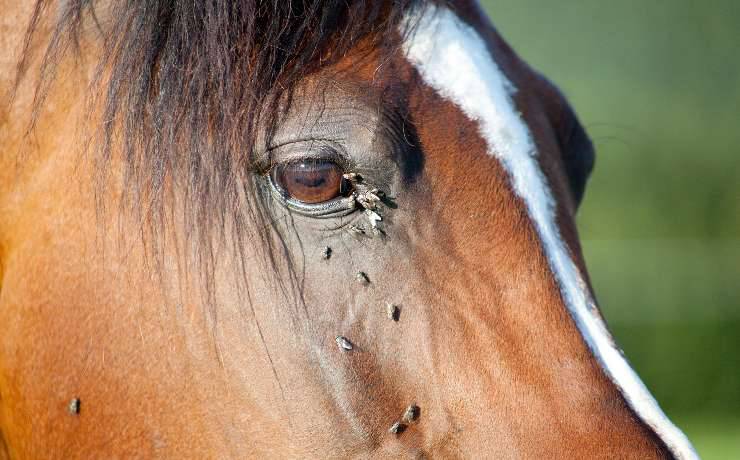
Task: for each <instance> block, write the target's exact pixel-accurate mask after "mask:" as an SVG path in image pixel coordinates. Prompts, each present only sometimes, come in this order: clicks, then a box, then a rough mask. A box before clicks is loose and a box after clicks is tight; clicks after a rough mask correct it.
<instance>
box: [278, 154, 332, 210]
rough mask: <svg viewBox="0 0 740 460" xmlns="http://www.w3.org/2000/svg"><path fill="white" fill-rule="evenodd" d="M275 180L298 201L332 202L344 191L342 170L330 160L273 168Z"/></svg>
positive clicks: (289, 164)
mask: <svg viewBox="0 0 740 460" xmlns="http://www.w3.org/2000/svg"><path fill="white" fill-rule="evenodd" d="M272 175H273V180H274V181H275V183H276V184H277V185H278V186H280V188H282V189H283V191H284V192H285V193H286V194H287V195H288V196H290V197H291V198H294V199H296V200H298V201H302V202H304V203H308V204H317V203H322V202H324V201H329V200H332V199H334V198H336V197H338V196H339V195H341V194H342V192H343V191H344V187H343V182H344V178H343V177H342V176H343V171H342V168H340V167H339V165H337V164H336V163H334V162H333V161H330V160H304V161H300V162H295V163H288V164H285V165H278V166H276V167H275V168H273V173H272Z"/></svg>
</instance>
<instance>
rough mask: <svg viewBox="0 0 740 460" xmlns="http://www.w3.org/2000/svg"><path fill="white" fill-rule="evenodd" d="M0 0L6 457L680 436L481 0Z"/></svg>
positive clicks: (0, 356)
mask: <svg viewBox="0 0 740 460" xmlns="http://www.w3.org/2000/svg"><path fill="white" fill-rule="evenodd" d="M0 3H1V4H2V6H3V8H2V9H3V11H4V19H3V22H2V33H1V34H0V40H1V41H2V49H3V56H2V64H0V65H2V83H1V85H2V86H0V88H1V90H0V91H1V93H0V97H2V105H1V106H0V107H1V108H2V112H0V113H1V117H0V127H1V128H0V133H2V134H1V135H0V142H1V144H0V145H2V152H1V155H0V162H1V163H2V164H1V165H0V171H1V172H0V174H1V175H2V178H1V179H0V275H1V276H0V279H1V280H2V281H1V284H0V324H1V325H2V330H3V332H2V334H1V335H0V446H1V447H0V457H1V458H41V457H54V458H100V457H104V458H121V457H137V458H150V457H163V458H186V457H187V458H245V457H246V458H252V457H280V458H338V457H359V458H388V457H394V458H396V457H401V458H403V457H413V458H424V457H470V458H491V457H493V458H677V459H692V458H696V453H695V452H694V450H693V448H692V446H691V444H690V442H689V441H688V440H687V438H686V437H685V436H684V435H683V433H682V432H681V431H680V430H679V429H678V428H677V427H676V426H674V425H673V424H672V423H671V422H670V420H669V419H668V418H667V417H666V416H665V414H664V413H663V412H662V411H661V409H660V408H659V406H658V404H657V403H656V401H655V400H654V398H653V397H652V396H651V395H650V393H649V391H648V390H647V389H646V387H645V386H644V385H643V384H642V382H641V381H640V379H639V377H638V376H637V374H636V373H635V372H634V371H633V370H632V369H631V367H630V366H629V364H628V362H627V360H626V358H625V357H624V356H623V354H622V352H621V351H620V350H619V348H618V346H617V345H616V344H615V342H614V341H613V339H612V338H611V336H610V335H609V332H608V330H607V327H606V326H605V323H604V320H603V319H602V317H601V316H600V313H599V310H598V306H597V303H596V300H595V295H594V293H593V289H592V286H591V284H590V282H589V278H588V274H587V271H586V267H585V263H584V259H583V255H582V251H581V247H580V245H579V240H578V233H577V229H576V225H575V215H576V211H577V208H578V205H579V203H580V201H581V199H582V196H583V193H584V190H585V185H586V182H587V179H588V176H589V173H590V172H591V170H592V168H593V164H594V149H593V147H592V144H591V142H590V140H589V138H588V135H587V134H586V132H585V130H584V128H583V127H582V125H581V124H580V123H579V121H578V118H577V116H576V114H575V113H574V111H573V109H572V108H571V107H570V105H569V104H568V102H567V101H566V99H565V97H564V96H563V95H562V94H561V92H560V91H559V90H558V89H557V88H556V87H555V86H554V85H553V84H552V83H550V82H549V81H548V80H547V79H546V78H545V77H543V76H541V75H540V74H538V73H537V72H536V71H534V70H533V69H531V68H530V67H529V66H528V65H527V64H526V63H524V62H523V61H522V60H521V59H520V58H519V57H518V56H517V55H516V54H515V52H514V51H513V50H512V48H511V47H510V46H509V45H508V44H507V43H506V42H505V41H504V39H503V38H502V37H501V36H500V35H499V33H498V32H497V31H496V29H495V28H494V26H493V25H492V24H491V22H490V20H489V19H488V17H487V16H486V14H485V13H484V12H483V10H482V9H481V7H480V6H479V5H478V4H477V3H475V2H474V1H472V0H451V1H436V2H435V1H432V0H395V1H386V0H376V1H368V2H366V1H362V0H346V1H344V0H342V1H339V0H327V1H315V0H303V1H293V0H290V1H285V0H238V1H231V0H209V1H208V2H199V1H191V0H176V1H165V0H121V1H118V2H105V1H102V0H99V1H96V0H67V1H61V0H60V1H54V0H37V1H36V2H16V1H12V0H4V1H2V2H0Z"/></svg>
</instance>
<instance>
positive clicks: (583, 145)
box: [559, 112, 596, 206]
mask: <svg viewBox="0 0 740 460" xmlns="http://www.w3.org/2000/svg"><path fill="white" fill-rule="evenodd" d="M570 118H571V120H570V121H569V122H568V123H566V130H565V131H564V132H563V134H562V135H561V136H562V137H560V136H559V137H560V151H561V152H562V155H563V162H564V164H565V172H566V174H567V175H568V182H569V184H570V189H571V192H572V193H573V197H574V199H575V202H576V206H578V205H580V204H581V200H582V199H583V194H584V192H585V190H586V182H587V181H588V178H589V176H590V175H591V171H593V169H594V162H595V160H596V155H595V153H594V147H593V144H592V143H591V139H590V138H589V137H588V134H586V130H585V129H583V126H582V125H581V123H580V122H579V121H578V118H577V117H576V116H575V114H572V112H571V117H570Z"/></svg>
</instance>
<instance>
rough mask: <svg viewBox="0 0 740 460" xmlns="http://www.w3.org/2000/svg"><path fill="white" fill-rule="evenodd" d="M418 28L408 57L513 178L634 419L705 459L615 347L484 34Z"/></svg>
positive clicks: (430, 24) (686, 453)
mask: <svg viewBox="0 0 740 460" xmlns="http://www.w3.org/2000/svg"><path fill="white" fill-rule="evenodd" d="M404 26H405V27H409V26H411V27H414V28H413V29H412V33H411V34H410V35H409V36H408V38H407V39H406V41H405V42H404V46H403V47H404V52H405V53H406V56H407V58H408V59H409V61H410V62H411V63H412V64H413V65H414V67H415V68H416V69H417V71H418V72H419V74H420V75H421V77H422V78H423V79H424V81H425V82H426V84H428V85H429V86H431V87H432V88H434V89H435V91H436V92H437V93H438V94H439V95H440V96H441V97H443V98H445V99H447V100H449V101H451V102H453V103H454V104H455V105H456V106H457V107H458V108H459V109H460V110H462V111H463V112H464V113H465V114H466V115H467V116H468V117H469V118H470V119H471V120H474V121H476V122H477V124H478V129H479V132H480V135H481V136H482V137H483V139H484V140H485V142H486V144H487V146H488V154H489V155H491V156H493V157H495V158H496V159H497V160H498V161H500V162H501V164H502V165H503V167H504V168H505V169H506V171H507V172H508V175H509V178H510V180H511V183H512V187H513V189H514V191H515V192H516V194H517V195H518V196H519V197H521V198H522V200H524V202H525V203H526V205H527V209H528V211H529V215H530V217H531V219H532V221H533V223H534V225H535V227H536V229H537V232H538V233H539V237H540V239H541V242H542V245H543V248H544V251H545V254H546V255H547V257H548V259H549V263H550V268H551V269H552V272H553V274H554V276H555V278H556V279H557V281H558V284H559V286H560V290H561V293H562V297H563V300H564V301H565V305H566V306H567V308H568V310H569V312H570V315H571V317H572V318H573V320H574V321H575V323H576V325H577V327H578V329H579V331H580V332H581V334H582V335H583V337H584V339H585V341H586V343H587V344H588V346H589V348H590V349H591V351H592V353H593V354H594V355H595V357H596V358H597V360H598V361H599V364H600V365H601V366H602V368H603V369H604V371H605V372H606V374H607V375H608V376H609V378H610V379H611V381H612V382H613V383H614V384H615V385H616V386H617V387H618V388H619V390H620V392H621V393H622V395H624V398H625V399H626V401H627V403H628V404H629V405H630V407H631V408H632V409H633V410H634V411H635V413H636V414H637V415H638V416H639V417H640V418H641V419H642V420H643V421H644V422H645V423H646V424H647V425H648V426H650V427H651V428H652V429H653V430H654V431H655V433H656V434H657V435H658V436H659V437H660V438H661V439H662V440H663V442H664V443H665V444H666V445H667V447H668V449H669V450H670V451H671V452H672V453H673V454H674V455H675V456H676V458H679V459H694V458H698V456H697V455H696V452H695V451H694V449H693V447H692V446H691V443H690V442H689V441H688V439H687V438H686V436H684V434H683V433H682V432H681V430H679V429H678V428H677V427H676V426H674V425H673V424H672V423H671V421H670V420H669V419H668V418H667V417H666V415H665V414H664V413H663V411H662V410H661V409H660V407H659V406H658V403H657V402H656V401H655V399H654V398H653V396H652V395H651V394H650V392H649V391H648V390H647V388H646V387H645V385H644V384H643V383H642V381H641V380H640V378H639V377H638V376H637V374H636V373H635V371H634V370H633V369H632V368H631V367H630V366H629V364H628V363H627V361H626V360H625V359H624V357H623V356H622V354H621V353H620V351H619V349H618V348H617V347H616V345H615V344H614V341H613V340H612V337H611V335H610V334H609V332H608V331H607V329H606V326H605V324H604V322H603V321H602V319H601V317H600V316H599V315H598V313H597V312H596V311H595V304H594V301H593V299H592V298H591V296H590V294H589V293H588V290H587V289H586V286H585V283H584V282H583V278H582V277H581V274H580V272H579V270H578V268H577V267H576V265H575V263H574V262H573V259H572V258H571V256H570V253H569V252H568V250H567V249H566V246H565V244H564V243H563V241H562V239H561V237H560V232H559V230H558V227H557V224H556V222H555V206H554V201H553V198H552V194H551V193H550V189H549V187H548V184H547V181H546V179H545V176H544V174H543V173H542V171H541V170H540V168H539V164H538V162H537V160H536V158H535V157H536V155H537V151H536V148H535V145H534V142H533V140H532V136H531V135H530V132H529V128H528V127H527V125H526V124H525V122H524V121H523V120H522V118H521V116H520V115H519V113H518V111H517V109H516V107H515V105H514V102H513V99H512V94H513V93H514V92H515V91H516V88H515V87H514V86H513V85H512V83H511V82H510V81H509V80H508V79H507V78H506V76H505V75H504V74H503V72H502V71H501V69H500V68H499V67H498V65H497V64H496V63H495V62H494V60H493V58H492V56H491V54H490V53H489V51H488V49H487V47H486V43H485V42H484V41H483V39H482V38H481V37H480V36H479V35H478V34H477V32H476V31H475V30H474V29H473V28H471V27H470V26H468V25H467V24H465V23H464V22H462V21H461V20H460V19H459V18H458V17H457V16H456V15H455V14H454V13H452V12H451V11H450V10H448V9H446V8H436V7H426V8H419V9H416V10H414V11H412V13H411V14H410V15H409V17H407V18H406V21H405V24H404Z"/></svg>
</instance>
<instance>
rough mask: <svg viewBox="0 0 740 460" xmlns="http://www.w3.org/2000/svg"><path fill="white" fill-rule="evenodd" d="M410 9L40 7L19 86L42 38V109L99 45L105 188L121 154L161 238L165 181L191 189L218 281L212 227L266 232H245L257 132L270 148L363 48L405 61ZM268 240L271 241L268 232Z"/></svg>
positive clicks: (199, 1) (334, 2)
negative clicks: (298, 97)
mask: <svg viewBox="0 0 740 460" xmlns="http://www.w3.org/2000/svg"><path fill="white" fill-rule="evenodd" d="M413 3H414V0H207V1H203V0H116V1H111V2H104V1H97V0H66V1H55V0H37V1H36V4H35V9H34V11H33V15H32V18H31V20H30V23H29V26H28V29H27V34H26V41H25V52H24V53H23V57H22V59H21V61H20V63H19V65H18V80H17V82H19V81H20V80H21V79H22V78H23V76H24V75H25V74H27V73H29V72H28V70H29V66H30V64H29V63H30V62H32V59H30V58H29V57H28V56H29V54H30V51H29V50H31V49H33V46H32V43H37V41H38V40H39V36H40V35H41V31H42V30H43V31H44V33H47V36H46V37H42V38H44V39H45V40H46V46H45V47H42V52H43V53H44V54H43V56H42V58H41V60H40V70H39V75H40V77H39V80H38V84H37V85H36V97H35V101H36V104H35V107H36V108H37V109H38V107H40V106H41V105H43V101H44V99H45V98H46V96H47V94H48V92H49V88H50V86H51V82H52V80H53V79H54V78H55V75H56V72H55V70H56V68H57V67H58V65H59V63H60V62H61V61H62V59H64V58H65V56H68V55H70V54H72V55H78V56H80V55H82V56H84V53H83V52H84V49H83V48H84V46H82V45H81V43H87V42H89V41H94V42H95V43H96V44H97V45H99V47H100V57H99V62H97V66H96V69H97V70H96V72H95V74H94V78H93V82H92V84H91V88H90V92H89V93H90V95H92V98H93V99H94V100H95V101H96V102H97V103H98V105H97V107H98V110H99V112H97V113H98V114H99V115H100V119H101V120H102V121H104V122H102V121H101V123H99V132H98V133H97V135H96V138H95V142H94V143H93V144H94V148H95V149H96V155H95V158H96V161H97V163H98V168H97V169H96V170H97V171H99V172H100V173H99V176H100V177H99V178H98V179H99V180H98V182H99V183H101V184H102V183H104V182H105V179H106V178H107V177H108V176H109V174H110V171H109V169H110V168H109V166H110V164H111V157H112V156H114V155H115V156H116V157H118V156H120V158H121V159H122V160H123V163H122V164H123V168H124V171H123V183H124V188H125V190H124V192H125V194H127V196H128V202H129V203H130V206H129V209H131V210H137V209H142V208H143V209H145V211H144V212H146V213H147V215H146V216H142V217H143V218H142V221H143V222H147V221H148V222H150V224H149V227H150V230H151V232H152V233H154V234H156V233H158V232H161V231H162V230H161V228H162V225H161V222H160V221H159V220H158V218H161V217H162V216H163V214H164V212H165V211H164V206H163V205H162V203H163V199H164V198H163V195H164V193H163V190H164V189H165V188H166V187H167V185H166V184H173V185H172V187H173V188H176V189H177V190H182V191H184V192H183V193H184V195H185V198H184V202H183V206H184V207H185V213H184V214H185V219H186V221H187V222H186V224H187V227H188V229H187V232H188V233H187V234H188V237H189V238H191V237H192V236H196V238H195V241H197V244H196V246H197V250H196V252H197V253H198V256H197V257H198V259H199V262H200V264H199V265H200V266H199V267H198V271H199V272H200V273H209V272H211V271H212V270H211V268H213V267H212V266H209V265H212V264H214V263H215V262H214V260H213V259H214V256H213V247H212V246H211V243H212V230H213V229H214V228H220V229H221V230H222V232H221V233H222V234H223V233H227V232H223V230H224V229H225V228H227V227H229V228H237V231H234V232H232V233H235V234H238V235H237V236H234V238H238V239H239V241H238V242H237V241H234V243H235V244H236V243H239V244H242V245H243V244H244V242H245V241H250V240H251V239H253V238H256V237H258V236H260V235H257V234H256V233H255V232H254V231H251V232H250V231H247V230H246V228H247V227H248V225H247V223H248V221H255V220H259V217H260V216H255V215H254V213H255V212H258V211H254V210H249V209H246V208H249V206H244V205H243V202H242V204H241V205H240V204H239V199H240V198H239V197H240V196H241V197H243V196H244V194H245V193H246V194H247V198H259V197H258V195H259V193H257V187H255V186H253V185H254V184H253V180H254V179H253V176H254V174H252V173H251V171H250V168H251V167H252V164H251V157H252V152H253V151H254V149H255V147H256V146H255V142H256V141H255V139H257V138H258V137H259V136H258V135H257V130H258V127H259V129H265V130H266V131H267V133H268V136H266V138H267V139H269V133H271V132H273V131H274V129H275V127H276V126H277V123H278V121H279V116H280V111H281V110H283V109H282V108H281V107H282V106H283V105H284V104H283V103H282V102H281V101H285V100H286V99H287V100H289V99H290V95H291V94H292V91H293V89H294V88H295V87H296V85H297V83H298V82H299V81H300V80H301V79H303V78H304V77H306V76H307V75H309V74H311V73H312V72H316V71H317V70H319V69H321V68H324V67H326V66H328V65H331V64H332V63H336V62H337V61H339V60H340V59H341V58H342V57H344V56H346V55H347V53H348V52H349V51H350V50H351V49H353V50H354V49H356V47H357V46H358V44H360V43H363V44H365V43H367V48H368V50H370V49H375V50H378V49H386V50H388V52H394V51H395V49H394V46H395V45H394V44H393V43H391V40H392V37H398V35H399V34H398V26H399V24H400V23H401V21H402V18H403V15H404V13H405V12H406V10H407V9H408V8H410V7H411V6H412V4H413ZM46 31H49V32H46ZM35 40H36V41H35ZM65 78H74V77H70V76H68V75H65ZM17 87H18V83H16V88H17ZM34 112H35V113H38V110H35V111H34ZM34 120H35V118H34ZM33 123H34V122H33V121H32V124H33ZM114 146H115V148H114ZM245 191H246V192H245ZM98 195H101V193H100V192H98ZM242 199H243V198H242ZM257 201H258V200H257ZM259 212H262V213H264V211H259ZM261 217H265V215H262V216H261ZM253 227H254V226H253ZM257 227H258V226H257ZM203 229H209V230H208V231H207V230H203ZM260 239H262V240H263V242H265V244H269V242H268V240H269V238H266V237H265V236H264V235H262V236H260ZM283 245H284V243H283ZM284 250H285V252H286V253H287V248H284ZM267 258H268V259H273V256H272V255H268V256H267ZM188 265H190V263H188ZM203 265H205V267H204V266H203Z"/></svg>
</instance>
